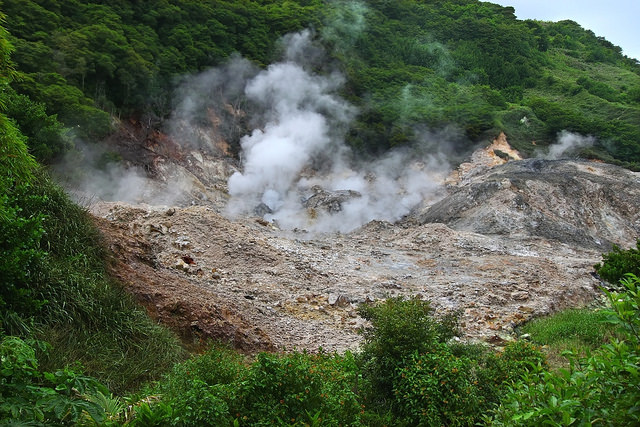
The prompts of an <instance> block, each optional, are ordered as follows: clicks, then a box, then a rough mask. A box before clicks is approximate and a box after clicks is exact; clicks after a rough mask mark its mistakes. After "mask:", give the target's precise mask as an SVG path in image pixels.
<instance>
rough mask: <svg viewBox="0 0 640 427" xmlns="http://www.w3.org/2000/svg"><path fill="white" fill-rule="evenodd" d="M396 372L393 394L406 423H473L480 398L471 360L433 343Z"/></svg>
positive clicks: (445, 346) (442, 345)
mask: <svg viewBox="0 0 640 427" xmlns="http://www.w3.org/2000/svg"><path fill="white" fill-rule="evenodd" d="M398 374H399V379H398V381H396V384H395V387H394V393H395V395H396V399H397V401H398V407H399V408H400V414H401V415H402V417H403V418H404V419H406V420H407V421H408V422H409V424H410V425H451V426H455V425H473V423H474V419H475V418H476V416H477V413H478V409H479V407H480V403H481V399H480V396H479V395H478V391H479V390H478V387H477V385H478V381H477V380H476V377H475V375H474V373H473V364H472V362H471V360H469V359H468V358H466V357H456V356H455V355H454V354H453V353H452V352H451V349H450V348H449V347H448V346H447V345H446V344H437V345H435V346H434V347H433V348H432V349H430V350H429V351H427V352H425V353H421V354H418V353H414V354H413V355H412V356H410V357H409V359H408V360H407V361H406V363H405V364H404V366H403V367H402V368H400V369H399V370H398Z"/></svg>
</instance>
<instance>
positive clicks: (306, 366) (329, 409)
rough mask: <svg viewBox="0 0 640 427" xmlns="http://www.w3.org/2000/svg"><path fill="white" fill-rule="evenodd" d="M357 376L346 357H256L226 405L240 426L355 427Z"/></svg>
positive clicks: (356, 420)
mask: <svg viewBox="0 0 640 427" xmlns="http://www.w3.org/2000/svg"><path fill="white" fill-rule="evenodd" d="M357 376H358V372H357V365H356V364H355V360H354V358H353V356H351V354H349V353H347V354H345V355H344V356H340V355H328V354H322V353H321V354H305V353H297V352H296V353H292V354H288V355H272V354H266V353H262V354H260V355H258V359H257V360H256V362H255V363H254V364H253V365H252V366H251V369H250V372H249V374H248V376H247V378H246V380H244V381H243V382H242V383H241V384H240V385H239V389H238V394H239V399H238V403H239V405H238V406H236V405H232V404H230V407H231V409H232V411H234V413H235V414H236V416H238V418H239V420H240V421H241V425H251V426H254V425H274V424H276V425H283V424H284V425H286V424H289V423H290V424H296V423H305V422H313V421H314V419H315V420H316V422H319V423H320V425H353V424H357V423H358V420H359V418H360V416H361V412H362V408H361V406H360V404H359V402H358V399H357V395H356V393H355V391H354V389H355V387H356V380H357Z"/></svg>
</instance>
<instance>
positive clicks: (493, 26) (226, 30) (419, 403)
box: [0, 0, 640, 426]
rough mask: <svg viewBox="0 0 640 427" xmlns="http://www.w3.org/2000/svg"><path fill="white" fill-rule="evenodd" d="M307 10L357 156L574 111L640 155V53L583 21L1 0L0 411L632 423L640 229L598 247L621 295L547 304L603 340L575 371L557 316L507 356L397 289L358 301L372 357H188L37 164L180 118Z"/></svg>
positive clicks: (528, 128) (502, 12)
mask: <svg viewBox="0 0 640 427" xmlns="http://www.w3.org/2000/svg"><path fill="white" fill-rule="evenodd" d="M303 28H310V29H312V30H313V34H314V37H315V38H316V39H317V42H318V43H320V44H321V45H322V46H323V47H324V49H325V50H326V55H327V56H326V57H324V59H323V63H322V64H317V68H318V69H317V72H318V73H325V72H333V71H335V70H339V71H341V72H342V73H343V74H344V75H345V76H346V83H345V85H344V87H343V89H342V95H343V96H344V97H345V98H346V99H348V100H349V101H350V102H351V103H353V104H354V105H356V106H357V107H358V111H359V114H358V116H357V118H356V120H355V121H354V122H353V123H352V125H351V129H350V130H349V132H348V133H347V138H348V142H349V143H350V144H351V146H352V147H354V149H355V150H356V151H357V152H359V153H362V154H363V155H364V154H367V155H374V154H376V153H379V152H381V151H385V150H387V149H389V148H391V147H395V146H402V145H411V144H415V143H416V140H417V138H416V134H417V133H418V132H420V131H421V130H423V129H425V128H428V129H434V130H438V129H445V128H446V129H449V128H455V129H456V132H455V133H456V134H457V135H458V138H459V143H460V147H461V148H464V147H465V146H468V145H471V144H474V143H475V142H478V141H482V140H484V139H486V138H488V137H492V136H494V135H495V134H496V133H498V132H500V131H504V132H506V133H507V134H508V135H509V139H510V141H511V142H512V143H513V144H514V145H515V146H516V147H517V148H519V149H520V150H522V151H523V152H524V153H527V152H529V153H530V152H532V150H533V148H534V146H533V144H532V142H535V143H536V144H537V145H538V146H545V145H547V144H549V143H551V142H552V141H554V139H555V137H556V134H557V133H558V132H559V131H561V130H570V131H574V132H578V133H582V134H585V135H594V136H596V137H597V138H598V139H597V141H598V142H597V144H596V145H594V146H593V147H591V148H589V149H588V150H583V151H582V152H579V153H576V154H577V155H582V156H585V157H594V158H599V159H602V160H606V161H609V162H613V163H618V164H621V165H624V166H626V167H630V168H638V167H639V166H640V114H639V113H640V111H639V109H640V65H639V64H638V62H637V61H636V60H633V59H630V58H626V57H624V56H622V55H621V51H620V49H619V48H618V47H616V46H613V45H612V44H611V43H609V42H607V41H606V40H604V39H603V38H600V37H597V36H596V35H595V34H593V33H592V32H590V31H588V30H585V29H583V28H581V27H580V26H579V25H577V24H576V23H574V22H571V21H563V22H558V23H547V22H533V21H519V20H517V19H515V16H514V10H513V9H512V8H509V7H500V6H497V5H494V4H491V3H484V2H479V1H473V0H438V1H419V0H394V1H390V0H369V1H359V2H358V1H341V0H336V1H329V2H327V1H323V0H296V1H292V0H284V1H275V0H241V1H223V0H206V1H196V0H150V1H122V0H110V1H100V2H98V1H95V2H92V1H79V0H34V1H23V0H2V1H0V361H1V362H2V364H1V366H0V425H106V426H113V425H139V426H152V425H176V426H189V425H194V426H200V425H233V426H241V425H246V426H249V425H292V426H311V425H313V426H317V425H354V426H358V425H367V426H385V425H478V424H483V425H542V424H548V425H592V424H596V425H609V424H613V425H638V423H640V410H639V408H638V402H639V401H640V392H639V390H640V387H639V384H640V374H639V372H640V369H639V364H640V354H639V351H638V350H639V349H640V344H639V343H640V336H639V334H638V330H640V317H639V316H638V313H639V312H640V279H639V278H638V277H637V276H634V275H625V273H635V274H636V275H637V274H638V272H639V271H640V269H639V267H638V265H639V255H638V254H639V251H640V242H639V243H638V248H637V249H633V248H632V249H629V250H622V249H620V248H614V250H613V252H611V253H609V254H606V255H605V256H604V259H603V262H602V264H601V265H598V266H596V270H597V271H598V272H599V273H600V274H601V276H602V277H603V278H604V279H605V280H607V281H608V282H610V284H611V288H614V289H616V291H615V292H614V291H612V292H609V291H606V296H607V300H608V302H609V308H610V309H609V310H603V311H599V312H595V313H593V312H591V311H587V312H580V313H578V316H579V317H575V316H574V317H570V318H569V320H558V319H553V318H552V319H551V320H550V323H551V325H553V326H555V327H558V326H559V327H560V328H559V329H558V328H556V331H558V330H559V331H560V332H556V335H572V336H573V335H575V336H577V337H580V338H581V339H583V341H584V342H585V344H584V346H583V347H581V348H580V351H578V352H577V353H574V354H565V356H566V357H567V359H564V361H565V364H564V365H563V366H560V367H559V366H549V364H548V363H549V362H548V361H547V359H546V356H545V355H544V354H543V353H542V352H541V350H540V348H539V347H538V345H542V344H545V345H548V346H549V347H553V344H552V343H550V342H547V341H545V340H544V338H543V337H542V334H540V335H538V334H537V333H534V332H532V333H531V335H532V336H533V339H534V342H533V343H531V342H526V341H520V340H519V341H515V342H513V343H511V344H509V345H507V346H506V347H505V348H504V349H503V351H502V352H500V353H496V352H494V351H493V350H492V349H491V348H488V347H486V346H482V345H478V344H469V343H462V342H457V341H455V340H452V339H451V338H452V337H454V336H456V335H457V334H458V321H459V319H458V318H457V317H456V315H455V313H453V314H450V315H448V316H439V315H438V314H437V313H435V311H434V309H433V308H432V307H431V306H430V304H429V302H427V301H422V300H418V299H409V300H403V299H400V298H392V299H389V300H387V301H385V302H383V303H380V304H378V305H363V306H361V307H360V308H359V314H360V316H362V317H363V318H365V319H367V320H368V321H369V327H367V328H365V329H363V330H362V331H361V332H362V334H363V345H362V347H361V351H360V352H358V353H357V354H352V353H349V352H346V353H345V354H326V353H322V352H319V353H318V354H308V353H297V352H293V353H289V354H267V353H262V354H259V355H257V356H254V357H252V358H246V357H244V356H242V355H240V354H239V353H236V352H234V351H233V350H231V349H229V348H227V347H225V346H224V345H220V344H213V343H209V344H208V345H207V346H206V348H202V349H201V350H202V351H203V354H201V355H196V354H193V355H191V356H190V357H189V355H188V351H187V350H186V349H185V347H184V346H183V344H182V343H180V342H179V340H178V339H177V337H176V336H175V335H174V334H173V333H172V332H170V331H169V330H167V329H166V328H164V327H162V326H160V325H158V324H156V323H155V322H153V321H152V320H151V319H150V318H149V316H148V315H147V313H146V312H145V311H144V310H143V309H142V308H141V307H140V306H138V305H137V304H136V303H135V302H134V301H133V300H132V298H131V297H130V296H129V295H128V294H127V293H126V291H125V290H124V289H123V286H122V284H121V283H119V282H118V281H117V280H115V279H114V278H113V277H111V276H110V274H109V267H110V264H109V263H110V258H109V256H108V251H107V250H106V249H105V247H104V245H103V244H102V242H101V237H100V235H99V233H98V232H97V230H96V229H95V226H94V224H93V223H92V220H91V218H90V217H89V215H88V214H87V212H86V211H85V210H83V209H82V208H81V207H79V206H77V205H76V204H74V203H73V202H72V201H71V200H70V199H69V197H68V196H67V195H66V194H65V192H64V191H63V190H62V189H61V188H60V187H59V186H57V185H56V184H55V183H53V182H52V181H51V179H50V178H49V177H48V175H47V173H46V170H45V169H43V168H42V167H41V166H40V164H45V165H46V164H51V163H54V162H55V161H56V160H57V159H58V158H59V157H60V156H61V155H63V154H64V153H65V151H67V150H70V149H71V148H72V147H73V145H74V143H75V142H76V141H77V140H88V141H91V142H95V143H100V141H101V140H102V139H103V138H104V137H105V136H107V135H109V134H110V133H111V132H113V131H114V129H115V128H116V127H117V126H118V122H119V120H120V119H123V118H127V117H147V118H150V119H152V120H153V121H154V123H156V125H157V126H162V121H163V120H164V119H166V118H167V117H168V116H169V115H170V114H171V111H172V109H173V107H174V105H173V103H174V101H173V100H174V95H175V93H174V92H175V91H176V88H177V87H179V84H180V83H181V81H183V79H185V78H186V76H188V75H191V74H193V73H197V72H199V71H202V70H205V69H207V68H209V67H212V66H216V65H220V64H223V63H225V61H226V60H227V59H228V58H230V57H232V56H233V55H235V54H236V52H237V53H239V54H241V55H242V56H244V57H245V58H248V59H250V60H251V61H253V62H254V63H255V64H256V66H259V67H264V66H266V65H268V64H269V63H270V62H271V61H272V60H273V59H274V58H276V57H277V55H278V52H277V51H278V48H279V44H278V40H279V39H280V38H281V36H283V35H285V34H287V33H290V32H292V31H297V30H300V29H303ZM39 163H40V164H39ZM603 318H604V319H606V320H607V321H608V322H609V327H608V328H607V327H604V326H602V322H601V320H602V319H603ZM578 319H579V320H578ZM601 327H602V328H604V329H601ZM545 328H546V329H547V330H549V329H551V327H549V326H545ZM580 328H581V329H580ZM567 331H570V332H567Z"/></svg>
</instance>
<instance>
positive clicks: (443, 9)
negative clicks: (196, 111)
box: [0, 0, 640, 169]
mask: <svg viewBox="0 0 640 427" xmlns="http://www.w3.org/2000/svg"><path fill="white" fill-rule="evenodd" d="M0 10H2V12H4V13H5V14H6V15H7V18H6V23H5V26H6V28H7V30H8V31H9V33H10V36H9V40H10V41H11V43H12V44H13V46H14V48H15V52H14V54H13V56H12V60H13V62H14V63H15V66H16V69H17V72H18V75H17V78H16V79H14V81H13V83H12V84H11V89H10V90H7V91H5V94H4V96H5V97H6V98H7V101H6V104H7V115H9V116H10V117H12V118H13V119H15V120H16V122H17V123H18V125H19V127H20V129H21V130H22V132H23V133H24V134H25V135H26V136H27V137H28V139H29V145H30V149H31V152H32V153H33V154H35V155H36V157H38V158H39V159H40V160H42V161H44V162H51V161H53V159H54V158H55V157H56V156H58V155H59V154H61V153H62V152H63V151H64V150H65V149H66V148H68V146H69V145H70V144H71V143H72V141H71V140H72V139H73V138H82V139H85V140H87V139H88V140H90V141H97V140H100V139H101V138H103V137H105V136H106V135H108V134H109V133H110V132H111V131H112V130H113V122H112V120H111V118H112V117H120V118H123V117H128V116H134V117H138V118H139V117H142V116H144V117H149V118H151V119H152V120H153V121H155V122H156V123H158V124H159V125H160V123H161V122H162V120H163V119H165V118H166V117H168V115H169V114H170V113H171V111H172V109H173V107H174V105H173V103H174V101H173V100H174V90H175V88H176V87H178V85H179V83H180V82H181V80H183V79H184V78H186V76H187V75H189V74H193V73H197V72H199V71H202V70H205V69H207V68H210V67H213V66H217V65H220V64H223V63H224V62H225V61H226V60H227V59H228V58H229V57H230V56H232V55H235V54H236V53H239V54H240V55H242V56H243V57H245V58H248V59H250V60H251V61H253V62H255V64H257V65H258V66H262V67H263V66H266V65H268V64H269V63H270V62H271V60H272V59H274V58H275V57H276V56H277V51H278V40H279V39H280V37H282V36H283V35H285V34H287V33H290V32H293V31H298V30H301V29H304V28H310V29H312V30H313V31H314V34H315V36H314V37H315V39H316V40H317V41H318V42H319V43H320V44H321V45H322V46H323V48H324V49H325V51H326V52H327V56H326V57H324V58H323V61H322V63H320V64H317V68H318V72H329V71H335V70H338V71H340V72H341V73H343V74H344V75H345V76H346V84H345V85H344V87H343V96H344V97H345V98H346V99H347V100H348V101H349V102H351V103H352V104H354V105H356V106H357V107H358V115H357V118H356V120H355V121H353V122H352V124H351V128H350V130H349V132H348V134H347V140H348V143H349V144H350V145H351V146H352V147H354V148H355V149H356V151H358V152H360V153H366V154H376V153H380V152H383V151H385V150H387V149H389V148H391V147H394V146H401V145H410V144H414V143H415V141H416V140H417V139H418V138H417V135H418V134H419V133H420V132H422V131H424V130H425V129H428V130H431V131H441V130H443V129H449V132H450V133H451V134H453V135H454V136H453V137H451V139H454V140H455V142H456V143H458V144H457V146H458V147H459V148H464V147H465V146H469V145H471V144H472V143H474V142H477V141H481V140H484V139H487V138H491V137H494V136H495V135H497V133H499V132H500V131H504V132H505V133H506V134H507V136H508V138H509V141H510V142H511V143H512V144H513V145H514V146H515V147H516V148H518V149H520V150H521V151H522V152H523V153H525V154H526V153H531V152H533V150H534V149H535V148H536V146H538V147H540V146H542V147H544V146H545V145H548V144H549V143H551V142H553V141H554V140H555V138H556V135H557V134H558V132H560V131H562V130H568V131H572V132H576V133H580V134H583V135H593V136H595V137H596V138H597V142H596V144H595V145H594V146H593V147H590V148H588V149H586V148H585V149H583V151H582V152H580V153H578V154H580V155H582V156H585V157H592V158H598V159H602V160H605V161H608V162H612V163H616V164H620V165H623V166H626V167H630V168H633V169H636V168H638V167H640V163H639V162H640V142H639V141H640V65H639V64H638V62H637V61H636V60H634V59H631V58H627V57H624V56H623V55H622V54H621V49H620V48H618V47H617V46H614V45H612V44H611V43H609V42H608V41H607V40H605V39H604V38H602V37H598V36H597V35H596V34H594V33H593V32H591V31H589V30H587V29H583V28H581V27H580V26H579V25H578V24H576V23H575V22H572V21H562V22H557V23H551V22H537V21H521V20H518V19H516V18H515V15H514V9H513V8H510V7H502V6H498V5H495V4H492V3H489V2H480V1H475V0H451V1H419V0H402V1H386V0H368V1H342V0H336V1H322V0H295V1H293V0H291V1H275V0H243V1H225V0H210V1H191V0H154V1H144V2H123V1H115V0H114V1H100V2H98V1H78V0H39V1H29V2H24V1H19V0H4V1H3V2H2V3H1V6H0ZM65 129H67V130H66V131H65ZM69 129H72V130H73V131H72V132H71V131H69ZM451 129H453V131H451ZM232 142H233V141H232ZM236 142H237V141H236ZM534 144H535V145H534Z"/></svg>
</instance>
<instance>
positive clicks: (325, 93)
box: [228, 31, 448, 232]
mask: <svg viewBox="0 0 640 427" xmlns="http://www.w3.org/2000/svg"><path fill="white" fill-rule="evenodd" d="M286 41H287V42H288V44H287V46H286V49H285V52H286V56H285V59H284V61H283V62H281V63H277V64H273V65H271V66H269V67H268V68H267V69H266V70H264V71H262V72H261V73H259V74H258V75H257V76H255V77H254V78H253V79H251V80H250V81H249V82H248V83H247V85H246V87H245V91H244V92H245V95H246V97H247V98H248V99H249V100H250V101H251V102H252V103H253V104H255V105H257V106H259V107H260V108H262V109H263V112H264V114H263V117H264V120H265V122H264V123H265V124H264V125H263V126H262V127H261V128H260V129H255V130H254V131H253V132H252V133H251V134H250V135H246V136H244V137H243V138H242V139H241V141H240V144H241V147H242V155H241V159H242V166H243V169H242V172H237V173H235V174H234V175H233V176H231V178H230V179H229V182H228V184H229V193H230V195H231V196H232V197H231V200H230V202H229V205H228V212H229V213H230V214H233V215H239V214H251V213H254V212H259V213H260V214H265V212H266V214H265V218H267V219H270V220H275V221H277V223H278V224H279V225H280V226H281V227H284V228H287V229H294V228H299V229H300V228H302V229H306V230H309V231H341V232H347V231H350V230H353V229H355V228H357V227H359V226H361V225H363V224H365V223H367V222H369V221H371V220H374V219H379V220H387V221H396V220H398V219H400V218H401V217H402V216H403V215H406V214H407V213H409V212H410V211H411V209H413V208H414V207H416V206H417V205H418V204H420V203H422V202H423V201H424V200H425V199H430V198H432V197H435V194H437V192H438V190H439V188H440V186H439V184H437V182H441V178H442V177H441V174H442V173H444V172H445V171H446V170H448V166H445V165H446V162H445V161H444V159H443V158H442V157H438V156H436V155H426V156H422V158H417V157H416V154H415V153H412V152H409V151H407V150H405V151H395V152H392V153H390V154H389V155H387V156H386V157H384V158H383V159H381V160H378V161H376V162H374V163H372V164H366V165H360V166H359V167H354V166H349V164H348V163H349V162H348V158H349V150H348V148H347V147H346V145H345V143H344V138H343V137H344V132H345V131H346V129H347V125H348V123H349V121H350V120H351V119H352V118H353V117H354V114H355V110H354V108H353V107H352V106H350V105H349V104H348V103H347V102H345V101H344V100H343V99H341V98H340V97H339V96H338V95H337V90H338V89H339V88H340V85H341V84H342V83H343V78H342V76H341V75H339V74H335V73H333V74H330V75H328V76H322V75H317V74H313V73H311V72H310V71H308V70H307V69H306V68H305V58H308V57H310V56H313V57H314V58H317V55H318V50H317V48H314V46H313V44H312V41H311V33H310V32H308V31H305V32H302V33H299V34H296V35H294V36H290V37H289V38H288V39H287V40H286ZM306 52H312V54H311V55H308V54H306ZM256 208H259V209H258V210H256Z"/></svg>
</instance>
